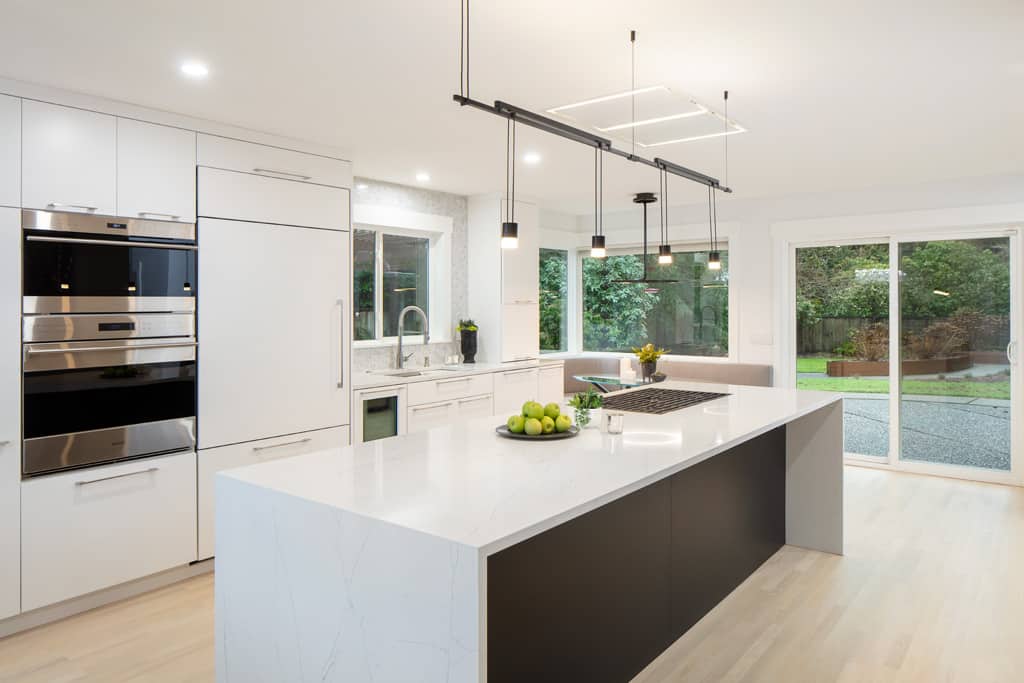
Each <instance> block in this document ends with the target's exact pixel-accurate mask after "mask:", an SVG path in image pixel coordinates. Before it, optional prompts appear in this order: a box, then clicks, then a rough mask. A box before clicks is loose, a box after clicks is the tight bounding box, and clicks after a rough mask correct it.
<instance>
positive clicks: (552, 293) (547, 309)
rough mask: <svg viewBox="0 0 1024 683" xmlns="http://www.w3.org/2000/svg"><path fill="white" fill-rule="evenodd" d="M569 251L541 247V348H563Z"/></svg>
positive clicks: (567, 315) (552, 350)
mask: <svg viewBox="0 0 1024 683" xmlns="http://www.w3.org/2000/svg"><path fill="white" fill-rule="evenodd" d="M568 291H569V252H568V251H566V250H564V249H543V248H542V249H541V250H540V350H541V353H544V352H548V353H550V352H554V351H566V350H568V348H569V346H568V344H569V340H568V335H567V333H566V331H567V324H568V322H569V296H568Z"/></svg>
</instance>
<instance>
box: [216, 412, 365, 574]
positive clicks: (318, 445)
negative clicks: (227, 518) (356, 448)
mask: <svg viewBox="0 0 1024 683" xmlns="http://www.w3.org/2000/svg"><path fill="white" fill-rule="evenodd" d="M348 441H349V434H348V427H335V428H333V429H319V430H317V431H314V432H306V433H304V434H292V435H290V436H283V437H278V438H276V439H266V440H264V441H251V442H249V443H240V444H233V445H231V446H222V447H220V448H210V449H207V450H205V451H199V454H198V456H197V457H198V478H197V483H198V509H199V514H198V519H199V552H198V554H197V557H198V558H199V559H200V560H205V559H207V558H209V557H213V555H214V540H215V534H214V528H215V524H214V521H215V519H216V517H215V515H216V507H215V504H214V476H215V475H216V474H217V473H218V472H222V471H224V470H230V469H234V468H235V467H245V466H246V465H255V464H257V463H261V462H269V461H270V460H279V459H281V458H291V457H294V456H296V455H303V454H304V453H313V452H315V451H321V450H325V449H328V448H341V447H342V446H347V445H348Z"/></svg>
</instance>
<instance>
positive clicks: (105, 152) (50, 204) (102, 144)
mask: <svg viewBox="0 0 1024 683" xmlns="http://www.w3.org/2000/svg"><path fill="white" fill-rule="evenodd" d="M21 196H22V205H23V206H24V207H26V208H32V209H49V210H56V211H85V212H88V213H97V214H106V215H115V214H116V213H117V119H116V118H115V117H113V116H108V115H107V114H97V113H96V112H91V111H85V110H83V109H74V108H72V107H61V106H58V105H55V104H48V103H46V102H36V101H35V100H24V101H23V102H22V190H21Z"/></svg>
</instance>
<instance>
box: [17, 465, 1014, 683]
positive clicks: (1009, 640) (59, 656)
mask: <svg viewBox="0 0 1024 683" xmlns="http://www.w3.org/2000/svg"><path fill="white" fill-rule="evenodd" d="M1022 648H1024V489H1021V488H1010V487H1002V486H996V485H991V484H979V483H974V482H966V481H958V480H953V479H941V478H936V477H923V476H916V475H911V474H900V473H893V472H886V471H881V470H872V469H865V468H856V467H848V468H847V469H846V555H845V556H843V557H837V556H832V555H826V554H822V553H817V552H812V551H807V550H801V549H799V548H791V547H786V548H783V549H782V550H781V551H779V553H777V554H776V555H775V556H774V557H773V558H772V559H771V560H769V561H768V562H767V563H766V564H765V565H763V566H762V567H761V568H760V569H759V570H758V571H757V572H756V573H755V574H754V575H753V576H751V577H750V579H748V580H747V581H746V582H745V583H744V584H743V585H742V586H740V587H739V588H738V589H737V590H736V591H735V592H733V594H732V595H730V596H729V597H728V598H727V599H726V600H725V601H723V602H722V603H721V604H720V605H719V606H718V607H716V608H715V609H714V610H713V611H712V612H711V613H710V614H708V616H707V617H705V618H704V619H703V620H701V622H700V623H698V624H697V625H696V626H695V627H694V628H693V629H691V630H690V631H689V632H688V633H687V634H686V635H684V636H683V637H682V638H681V639H680V640H679V641H677V642H676V643H675V644H674V645H673V646H672V647H671V648H669V650H668V651H666V652H665V653H664V654H663V655H662V656H661V657H660V658H659V659H658V660H657V661H655V662H654V663H652V665H651V666H650V667H648V668H647V669H646V670H645V671H644V672H643V673H642V674H641V675H640V676H638V677H637V678H636V679H635V683H661V682H669V681H671V682H676V681H687V682H689V681H785V682H786V683H794V682H802V681H807V682H812V681H813V682H819V681H842V682H847V681H850V682H852V681H857V682H860V681H965V682H966V681H969V682H970V683H981V682H985V681H993V682H996V681H999V682H1003V681H1019V680H1024V649H1022ZM213 678H214V675H213V579H212V576H211V575H206V576H201V577H197V578H195V579H190V580H188V581H185V582H182V583H180V584H177V585H175V586H170V587H168V588H164V589H161V590H158V591H154V592H152V593H148V594H146V595H143V596H140V597H137V598H133V599H130V600H126V601H124V602H121V603H117V604H115V605H110V606H107V607H103V608H100V609H97V610H93V611H92V612H88V613H85V614H81V615H78V616H76V617H72V618H70V619H67V620H64V621H62V622H59V623H56V624H51V625H49V626H44V627H41V628H38V629H34V630H32V631H28V632H25V633H20V634H17V635H14V636H11V637H9V638H7V639H4V640H0V681H2V682H4V683H15V682H16V683H29V682H31V683H36V682H43V681H45V682H47V683H55V682H62V683H63V682H71V681H74V682H76V683H80V682H90V683H92V682H97V683H98V682H103V683H115V682H118V681H156V682H163V681H174V682H175V683H183V682H186V681H204V682H209V681H212V680H213Z"/></svg>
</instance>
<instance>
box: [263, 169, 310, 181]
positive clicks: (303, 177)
mask: <svg viewBox="0 0 1024 683" xmlns="http://www.w3.org/2000/svg"><path fill="white" fill-rule="evenodd" d="M252 172H253V173H259V174H261V175H264V174H271V175H286V176H288V177H290V178H299V179H300V180H309V179H310V178H312V177H313V176H311V175H302V174H301V173H289V172H288V171H275V170H274V169H272V168H254V169H252Z"/></svg>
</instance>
